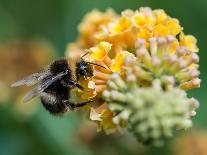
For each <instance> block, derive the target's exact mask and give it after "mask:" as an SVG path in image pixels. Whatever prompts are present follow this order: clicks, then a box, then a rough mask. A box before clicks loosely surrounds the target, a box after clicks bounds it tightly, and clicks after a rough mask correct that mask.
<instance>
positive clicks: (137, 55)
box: [69, 7, 200, 130]
mask: <svg viewBox="0 0 207 155" xmlns="http://www.w3.org/2000/svg"><path fill="white" fill-rule="evenodd" d="M92 14H94V12H92V13H91V15H90V16H89V15H88V17H85V18H84V20H83V23H82V24H81V25H82V26H81V25H80V26H79V32H80V34H79V37H78V39H77V41H76V43H74V44H71V46H70V47H71V48H72V47H73V49H74V50H73V51H76V52H79V51H85V52H88V55H87V56H85V57H84V59H85V60H86V61H89V62H93V63H96V64H98V65H99V66H93V68H94V70H93V74H94V76H93V77H92V78H91V79H88V80H85V81H84V80H83V81H80V84H82V85H84V87H86V88H88V90H89V91H88V92H87V93H83V92H82V94H81V97H82V98H83V99H88V98H90V99H94V100H96V101H97V102H96V103H97V104H100V105H103V104H105V100H106V98H105V97H103V92H104V91H105V90H106V89H107V86H110V87H111V88H113V89H114V90H117V89H119V88H117V86H116V85H114V84H113V82H111V80H110V79H111V76H112V73H115V72H116V73H117V74H119V75H120V77H124V76H125V75H126V74H127V73H128V71H129V70H130V71H131V72H132V73H133V75H134V76H135V77H136V81H137V82H138V85H139V86H140V87H141V88H143V89H145V88H146V87H151V86H152V83H153V82H154V81H156V80H157V79H158V80H159V81H160V82H161V86H162V87H160V89H164V90H163V91H168V90H171V89H172V88H176V89H177V88H178V89H183V90H182V91H185V90H189V89H193V88H197V87H199V86H200V79H199V77H198V76H199V70H198V67H199V65H198V61H199V57H198V56H197V54H196V53H194V52H195V51H198V48H197V46H196V39H195V38H194V37H193V36H191V35H186V36H185V35H184V33H183V28H182V26H181V25H180V23H179V21H178V20H177V19H175V18H172V17H170V16H168V15H167V14H166V13H165V12H164V10H161V9H158V10H152V9H151V8H149V7H144V8H140V9H139V10H136V11H132V10H125V11H123V12H122V13H121V15H120V16H117V15H114V14H111V17H109V16H107V20H106V22H102V19H103V18H102V17H105V15H106V14H107V13H101V14H102V15H103V16H102V15H100V14H99V13H97V12H96V13H95V14H97V15H94V17H93V16H92ZM100 16H102V17H101V18H99V17H100ZM92 17H93V18H94V20H93V19H92ZM97 19H98V20H97ZM94 21H97V22H94ZM84 24H86V25H85V26H84ZM90 26H91V27H90ZM177 37H179V38H180V39H177ZM69 51H71V50H69ZM74 55H77V54H74ZM100 66H101V67H100ZM126 68H128V70H126ZM124 80H127V79H124ZM118 83H119V86H120V87H122V86H123V87H124V84H123V82H120V81H119V82H118ZM116 95H117V94H116ZM116 95H115V96H116ZM112 96H113V95H112ZM104 107H105V108H100V109H101V110H99V112H94V111H96V109H95V110H94V108H92V109H91V112H92V113H93V114H96V115H93V116H97V117H96V118H97V120H96V121H98V124H99V126H100V127H102V128H104V129H105V130H107V129H111V128H117V126H118V125H119V126H120V124H119V123H115V124H116V125H115V126H114V124H113V123H114V121H116V119H115V118H114V117H113V115H112V113H111V111H109V110H111V109H110V108H109V107H108V106H104ZM117 108H119V107H117ZM122 110H123V109H122ZM125 114H126V113H124V114H123V116H124V118H126V117H125V116H126V115H125ZM105 116H106V117H105ZM120 118H122V117H120ZM93 119H94V117H93ZM117 119H118V122H122V123H121V124H127V122H126V121H121V119H119V118H117ZM104 120H106V121H104ZM123 122H124V123H123ZM104 126H107V127H104ZM123 126H126V125H123Z"/></svg>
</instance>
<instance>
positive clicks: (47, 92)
mask: <svg viewBox="0 0 207 155" xmlns="http://www.w3.org/2000/svg"><path fill="white" fill-rule="evenodd" d="M85 55H86V54H85ZM85 55H84V56H85ZM71 62H73V61H72V60H71V59H60V60H56V61H54V62H53V63H52V64H50V65H49V66H48V67H46V68H45V69H44V70H42V71H40V72H38V73H34V74H31V75H29V76H27V77H25V78H23V79H22V80H19V81H17V82H15V83H13V84H12V85H11V87H18V86H22V85H26V86H32V85H36V87H35V88H34V89H32V90H31V91H29V92H28V93H27V94H26V95H25V97H24V99H23V101H24V102H28V101H29V100H31V99H32V98H34V97H36V96H40V99H41V103H42V105H43V106H44V108H45V109H46V110H48V111H49V112H50V113H51V114H53V115H56V114H60V113H65V112H67V111H68V110H74V109H76V108H79V107H83V106H85V105H87V104H88V103H90V102H93V101H92V100H89V101H86V102H81V103H74V102H71V101H70V100H69V99H70V92H71V90H72V89H74V88H78V89H80V90H82V91H85V89H84V88H83V87H82V86H81V85H80V84H79V83H78V81H79V79H80V78H81V77H83V78H84V79H87V78H90V77H92V76H93V68H92V66H91V65H97V66H100V65H98V64H94V63H91V62H86V61H84V60H83V59H82V58H81V60H79V61H78V62H74V63H71ZM100 67H103V66H100ZM103 68H105V67H103Z"/></svg>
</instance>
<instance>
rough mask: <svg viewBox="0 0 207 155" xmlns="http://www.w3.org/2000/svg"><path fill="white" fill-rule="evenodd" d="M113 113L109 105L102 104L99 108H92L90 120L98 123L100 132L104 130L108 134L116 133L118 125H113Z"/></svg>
mask: <svg viewBox="0 0 207 155" xmlns="http://www.w3.org/2000/svg"><path fill="white" fill-rule="evenodd" d="M113 116H114V115H113V112H111V111H110V110H109V109H108V106H107V104H102V105H101V106H99V107H97V108H91V111H90V119H91V120H92V121H96V122H97V124H98V130H99V131H100V130H102V129H104V131H105V132H106V133H107V134H110V133H113V132H115V131H116V125H115V124H114V123H113V121H112V118H113Z"/></svg>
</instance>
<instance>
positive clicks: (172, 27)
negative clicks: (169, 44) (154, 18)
mask: <svg viewBox="0 0 207 155" xmlns="http://www.w3.org/2000/svg"><path fill="white" fill-rule="evenodd" d="M166 27H167V29H168V30H169V32H170V33H169V34H171V35H173V36H176V35H177V34H178V33H180V32H181V30H182V27H181V26H180V24H179V21H178V20H177V19H170V20H169V21H168V22H167V25H166Z"/></svg>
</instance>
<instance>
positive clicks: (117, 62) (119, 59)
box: [110, 51, 134, 72]
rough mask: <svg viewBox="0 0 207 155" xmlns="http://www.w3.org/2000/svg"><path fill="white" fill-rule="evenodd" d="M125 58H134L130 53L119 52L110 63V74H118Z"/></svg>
mask: <svg viewBox="0 0 207 155" xmlns="http://www.w3.org/2000/svg"><path fill="white" fill-rule="evenodd" d="M127 56H134V55H133V54H132V53H129V52H127V51H121V52H120V53H119V54H117V55H116V57H115V59H114V60H113V61H112V65H111V67H110V68H111V70H112V72H120V71H121V70H122V66H123V64H124V60H125V58H126V57H127Z"/></svg>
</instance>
